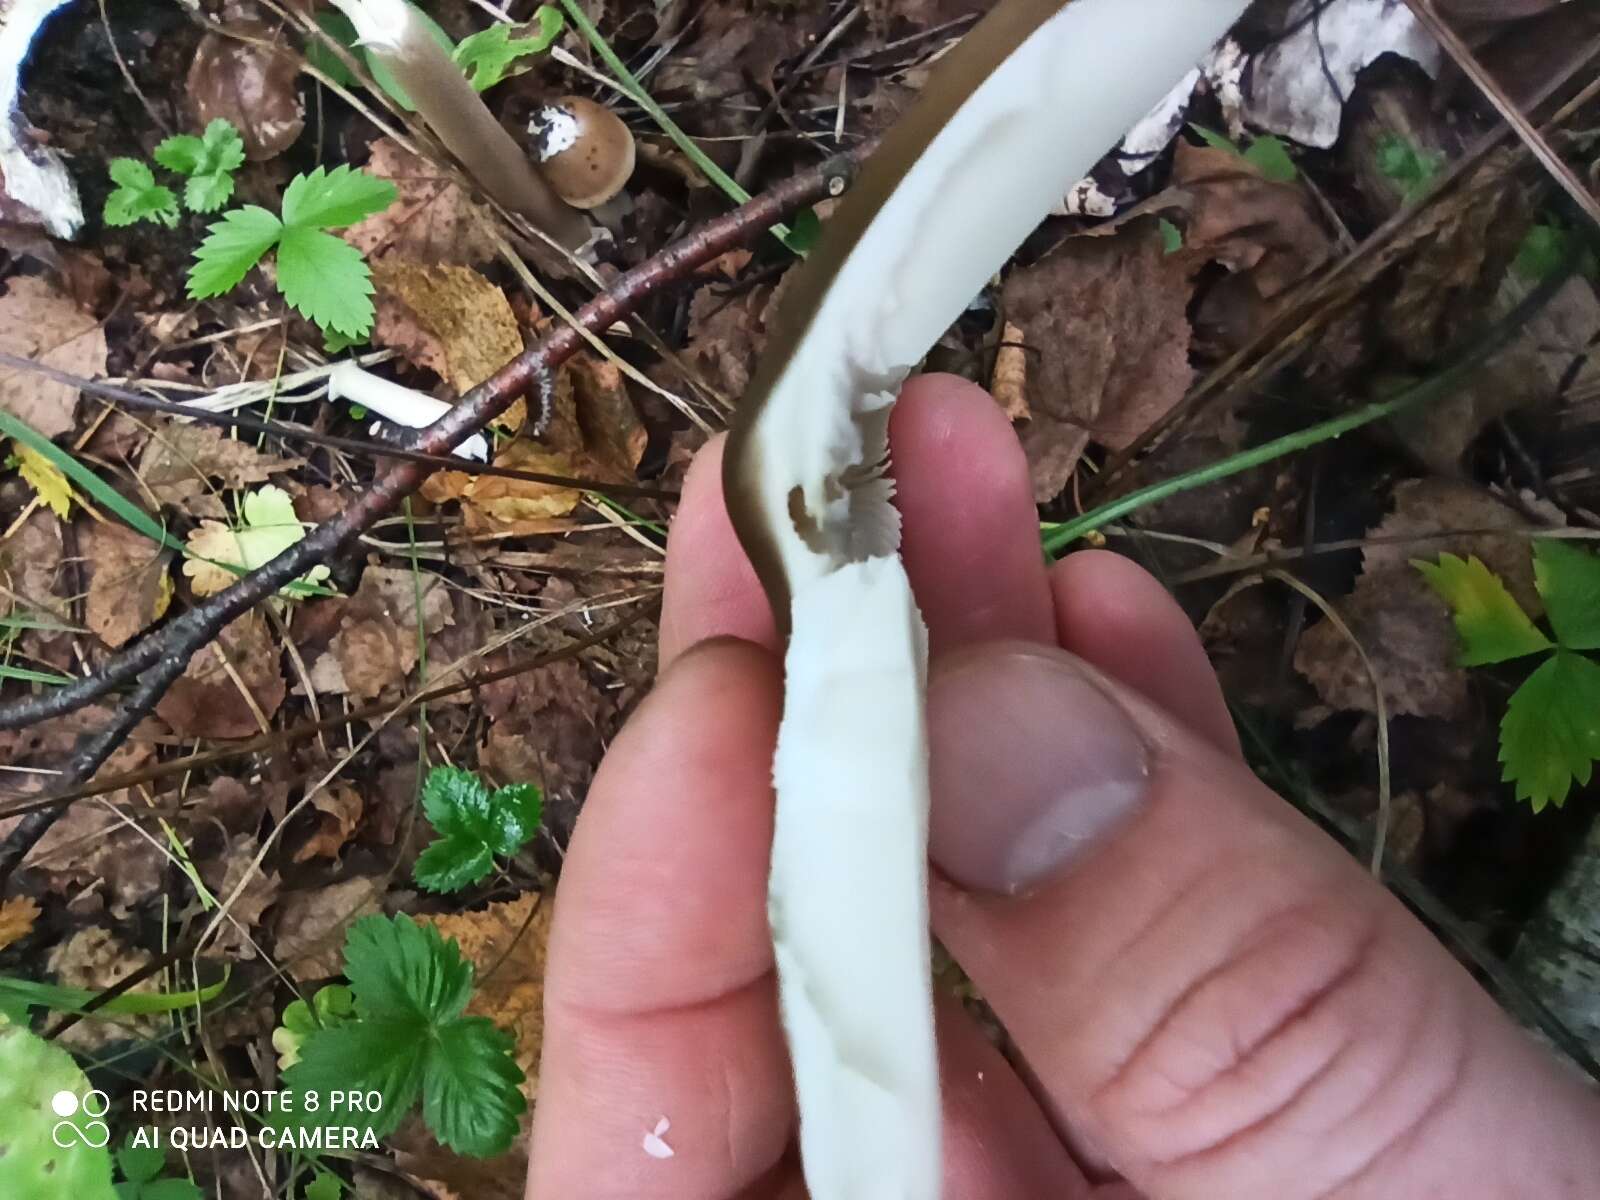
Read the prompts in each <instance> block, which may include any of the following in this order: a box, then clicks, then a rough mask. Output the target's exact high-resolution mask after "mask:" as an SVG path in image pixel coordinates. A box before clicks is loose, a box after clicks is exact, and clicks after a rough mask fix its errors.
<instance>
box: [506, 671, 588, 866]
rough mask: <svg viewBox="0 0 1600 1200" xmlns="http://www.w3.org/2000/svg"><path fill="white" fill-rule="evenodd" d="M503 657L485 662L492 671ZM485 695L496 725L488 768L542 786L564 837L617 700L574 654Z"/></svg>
mask: <svg viewBox="0 0 1600 1200" xmlns="http://www.w3.org/2000/svg"><path fill="white" fill-rule="evenodd" d="M503 661H505V660H504V659H502V658H500V657H499V656H491V658H490V660H489V661H487V662H486V663H485V664H484V665H485V667H486V668H488V669H490V670H492V669H494V668H495V667H496V666H499V665H501V663H502V662H503ZM481 696H482V698H481V700H480V705H481V707H482V709H483V711H484V712H485V713H486V714H487V715H488V716H489V718H490V720H491V721H492V722H493V723H492V724H491V725H490V727H489V734H488V737H487V738H486V739H485V741H484V744H483V749H482V753H481V754H480V756H479V761H480V763H481V764H482V766H483V769H484V770H485V771H487V772H488V773H489V774H490V775H492V776H493V777H494V779H496V780H497V781H499V782H501V783H512V782H524V781H531V782H535V783H538V784H540V785H541V786H542V787H543V788H544V790H545V813H544V819H545V825H546V827H547V828H549V829H550V831H551V832H552V834H554V836H555V837H556V839H557V841H561V842H564V841H565V838H566V837H567V835H568V834H569V833H570V832H571V826H572V822H573V819H574V817H575V816H576V813H577V804H578V799H579V798H580V797H581V796H582V795H583V794H584V793H585V792H586V791H587V789H588V786H589V781H590V780H591V779H592V778H593V777H594V768H595V764H596V763H597V762H599V761H600V752H601V750H602V749H603V747H604V744H605V737H606V735H607V734H608V733H609V732H610V722H611V720H612V718H613V716H614V713H615V711H616V710H615V699H614V698H613V697H611V696H608V695H607V694H606V693H604V692H601V691H600V689H599V688H597V687H595V685H594V684H593V683H592V682H590V680H589V678H588V676H587V675H585V674H584V671H583V668H582V667H581V666H579V665H578V664H577V663H576V662H574V661H573V660H571V659H565V660H562V661H560V662H555V663H551V664H550V665H549V666H547V667H544V668H542V669H541V670H538V671H529V672H527V673H526V674H523V675H518V676H516V677H515V678H513V679H507V680H502V681H500V682H498V683H492V684H489V685H487V686H486V687H484V688H483V690H482V693H481Z"/></svg>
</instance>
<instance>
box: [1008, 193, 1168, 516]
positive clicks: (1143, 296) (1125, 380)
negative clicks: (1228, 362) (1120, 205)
mask: <svg viewBox="0 0 1600 1200" xmlns="http://www.w3.org/2000/svg"><path fill="white" fill-rule="evenodd" d="M1188 296H1189V286H1188V280H1187V274H1186V271H1185V269H1184V267H1183V265H1182V264H1181V263H1179V262H1178V261H1177V257H1176V256H1175V255H1169V254H1167V253H1166V252H1165V250H1164V249H1163V247H1162V244H1161V238H1160V236H1159V235H1158V234H1157V232H1156V230H1155V228H1154V227H1153V225H1151V224H1150V223H1149V222H1141V223H1138V224H1135V225H1130V226H1129V227H1127V228H1126V229H1123V230H1120V231H1118V232H1117V234H1116V235H1114V236H1112V237H1104V238H1073V239H1069V240H1068V241H1066V242H1064V243H1062V245H1061V246H1060V247H1058V248H1057V249H1056V250H1055V251H1053V252H1052V253H1051V254H1049V255H1048V256H1046V257H1045V258H1043V259H1041V260H1040V261H1039V262H1037V263H1035V264H1034V265H1033V266H1031V267H1024V268H1022V269H1020V270H1018V271H1016V272H1014V273H1013V274H1012V275H1011V277H1010V278H1009V279H1008V280H1006V285H1005V293H1004V306H1005V313H1006V319H1007V320H1008V321H1011V322H1015V324H1016V325H1018V326H1019V327H1021V329H1022V331H1023V340H1024V341H1025V343H1026V346H1027V352H1028V353H1029V355H1030V356H1031V357H1032V359H1033V362H1032V364H1031V365H1032V367H1033V369H1032V370H1031V371H1030V372H1029V380H1028V393H1029V394H1028V407H1029V409H1030V411H1031V421H1030V423H1029V424H1028V425H1026V426H1024V427H1023V429H1022V431H1021V434H1022V444H1023V448H1024V449H1025V450H1026V451H1027V453H1028V461H1029V463H1030V464H1031V465H1032V468H1033V484H1034V498H1035V499H1036V500H1038V501H1039V502H1041V503H1043V502H1044V501H1047V500H1051V499H1053V498H1054V497H1055V496H1057V495H1058V494H1059V493H1060V492H1061V489H1062V488H1063V487H1065V486H1066V483H1067V481H1068V479H1070V478H1071V476H1072V472H1073V470H1074V468H1075V467H1076V466H1077V463H1078V458H1079V456H1080V455H1082V453H1083V450H1084V447H1085V446H1086V445H1087V444H1088V443H1089V442H1090V441H1096V442H1099V443H1101V444H1102V445H1105V446H1109V447H1111V448H1112V449H1121V448H1122V447H1124V446H1126V445H1128V444H1129V443H1130V442H1131V441H1132V440H1133V439H1134V438H1136V437H1137V436H1138V435H1139V434H1141V433H1143V432H1144V431H1145V429H1147V428H1148V427H1149V426H1150V425H1151V424H1152V423H1153V422H1155V421H1156V420H1157V419H1159V418H1160V417H1161V416H1162V415H1164V414H1165V413H1166V412H1167V411H1168V410H1170V409H1171V408H1172V406H1173V405H1174V404H1176V403H1177V402H1178V401H1179V400H1181V399H1182V398H1183V394H1184V392H1185V391H1186V390H1187V389H1188V386H1189V381H1190V379H1191V378H1192V376H1193V371H1192V370H1191V368H1190V366H1189V321H1188V317H1187V316H1186V314H1185V306H1186V305H1187V303H1188Z"/></svg>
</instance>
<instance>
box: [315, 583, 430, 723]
mask: <svg viewBox="0 0 1600 1200" xmlns="http://www.w3.org/2000/svg"><path fill="white" fill-rule="evenodd" d="M419 587H420V589H421V593H422V600H421V604H422V628H423V631H424V633H427V634H434V633H438V632H439V630H441V629H443V628H444V627H445V626H446V625H450V624H453V623H454V621H455V617H454V615H453V613H452V603H451V597H450V592H449V589H448V588H446V587H445V585H444V580H442V579H441V578H440V577H439V576H437V575H424V576H422V578H421V580H420V583H419V581H418V580H417V578H416V577H415V576H414V575H413V574H412V572H410V571H407V570H401V569H399V568H395V567H368V568H367V569H366V570H365V571H364V572H362V575H361V586H360V587H358V588H357V589H356V593H355V595H353V596H351V597H350V600H349V602H348V603H346V604H345V606H344V608H343V610H342V611H341V613H340V621H339V632H338V633H336V634H334V636H333V638H332V640H331V641H330V643H329V646H328V650H327V652H326V653H324V654H323V655H322V656H321V657H319V658H318V659H317V661H316V663H315V664H314V665H313V667H312V672H311V674H312V681H313V683H314V684H315V685H316V687H317V689H318V690H319V691H322V692H329V693H333V694H342V693H346V692H348V693H349V694H350V695H352V696H358V697H360V698H361V699H364V700H372V699H376V698H377V697H378V696H379V695H380V694H381V693H382V692H384V691H385V690H387V689H391V688H397V687H399V686H400V685H401V684H402V683H404V682H405V679H406V676H407V675H409V674H410V673H411V669H412V668H413V667H415V666H416V665H417V591H418V588H419Z"/></svg>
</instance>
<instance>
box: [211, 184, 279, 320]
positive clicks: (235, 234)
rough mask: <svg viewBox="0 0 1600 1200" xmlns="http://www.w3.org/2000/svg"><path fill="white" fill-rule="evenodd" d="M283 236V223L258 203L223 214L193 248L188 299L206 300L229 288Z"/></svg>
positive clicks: (227, 290)
mask: <svg viewBox="0 0 1600 1200" xmlns="http://www.w3.org/2000/svg"><path fill="white" fill-rule="evenodd" d="M282 236H283V223H282V222H281V221H279V220H278V218H277V217H275V216H273V215H272V214H271V213H270V212H268V211H267V210H266V209H264V208H261V207H259V206H257V205H254V204H247V205H246V206H245V207H243V208H236V209H234V210H233V211H232V212H228V213H224V214H223V216H222V219H221V220H220V221H216V222H214V223H213V224H212V226H211V228H210V230H209V231H208V232H207V234H206V239H205V241H203V242H201V243H200V248H199V249H198V250H196V251H195V255H194V265H193V266H192V267H190V268H189V299H191V300H205V299H208V298H209V297H212V296H220V295H222V294H223V293H224V292H230V291H232V290H233V289H234V288H235V287H237V286H238V284H239V281H240V280H241V279H243V278H244V277H245V274H246V272H248V271H249V270H250V268H251V267H253V266H255V265H256V263H258V262H260V261H261V256H262V255H263V254H265V253H266V252H267V251H268V250H270V249H272V247H273V246H275V245H276V244H277V242H278V239H279V238H280V237H282Z"/></svg>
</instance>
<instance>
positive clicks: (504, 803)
mask: <svg viewBox="0 0 1600 1200" xmlns="http://www.w3.org/2000/svg"><path fill="white" fill-rule="evenodd" d="M542 807H543V795H542V794H541V793H540V791H539V789H538V788H537V787H535V786H534V785H533V784H529V783H517V784H511V785H509V786H507V787H503V788H497V789H495V790H494V791H493V792H491V791H490V790H489V789H488V787H487V786H485V784H484V783H483V781H482V780H481V779H479V778H478V777H477V776H476V775H474V774H473V773H472V772H470V771H462V770H459V769H457V768H455V767H435V768H434V769H433V770H432V771H430V772H429V773H428V778H427V781H426V782H425V783H424V784H423V788H422V811H423V812H424V813H425V814H426V815H427V818H428V821H429V823H430V824H432V825H433V827H434V829H435V830H437V831H438V832H439V834H440V835H441V836H440V838H439V839H438V840H437V841H435V842H433V843H432V844H431V845H429V846H428V847H427V849H426V850H424V851H423V852H422V854H421V855H419V856H418V858H417V865H416V868H415V870H414V876H415V878H416V881H417V883H418V884H420V885H421V886H422V887H425V888H427V889H429V890H430V891H435V892H453V891H457V890H459V889H460V888H463V887H465V886H466V885H467V884H469V883H476V882H477V881H478V880H480V879H482V878H483V877H484V876H485V875H487V874H488V873H489V871H490V869H491V868H492V867H493V860H494V856H496V855H499V856H501V857H506V856H509V855H512V854H515V853H516V852H517V851H518V850H520V849H521V848H522V847H523V846H524V845H525V844H526V843H527V841H528V839H529V838H531V837H532V836H533V835H534V834H535V833H536V832H537V831H538V829H539V822H540V819H541V817H542Z"/></svg>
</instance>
